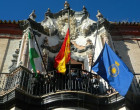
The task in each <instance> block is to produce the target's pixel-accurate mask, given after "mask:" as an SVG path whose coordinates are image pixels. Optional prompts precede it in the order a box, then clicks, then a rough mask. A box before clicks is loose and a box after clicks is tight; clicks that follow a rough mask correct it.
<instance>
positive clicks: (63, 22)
mask: <svg viewBox="0 0 140 110" xmlns="http://www.w3.org/2000/svg"><path fill="white" fill-rule="evenodd" d="M68 22H70V37H71V39H75V38H76V36H77V32H76V19H75V17H74V16H73V17H72V16H70V21H69V20H68V13H65V15H63V16H62V17H61V16H59V17H58V18H57V21H56V24H57V27H58V34H59V37H60V38H61V39H63V38H64V37H65V35H66V32H67V29H68V27H69V26H68V25H69V24H68Z"/></svg>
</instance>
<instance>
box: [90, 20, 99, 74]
mask: <svg viewBox="0 0 140 110" xmlns="http://www.w3.org/2000/svg"><path fill="white" fill-rule="evenodd" d="M98 28H99V21H97V31H96V35H95V41H94V50H93V55H92V61H91V68H90V73H91V71H92V66H93V59H94V56H95V47H96V41H97V35H98Z"/></svg>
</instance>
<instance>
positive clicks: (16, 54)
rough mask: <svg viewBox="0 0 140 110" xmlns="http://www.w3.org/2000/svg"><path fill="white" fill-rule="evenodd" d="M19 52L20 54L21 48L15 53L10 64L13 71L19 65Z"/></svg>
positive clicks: (10, 69)
mask: <svg viewBox="0 0 140 110" xmlns="http://www.w3.org/2000/svg"><path fill="white" fill-rule="evenodd" d="M18 54H19V49H16V51H15V53H14V54H13V59H12V60H11V61H12V64H11V65H10V66H9V71H10V72H11V71H13V70H14V69H15V68H16V65H17V58H18Z"/></svg>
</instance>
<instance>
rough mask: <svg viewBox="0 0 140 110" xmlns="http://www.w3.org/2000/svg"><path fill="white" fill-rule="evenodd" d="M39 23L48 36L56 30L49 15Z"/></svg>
mask: <svg viewBox="0 0 140 110" xmlns="http://www.w3.org/2000/svg"><path fill="white" fill-rule="evenodd" d="M41 25H42V26H43V28H44V31H46V32H47V33H49V36H52V35H54V33H55V32H56V26H55V22H54V21H53V19H52V18H50V17H49V16H47V17H46V19H45V20H44V21H43V22H42V23H41Z"/></svg>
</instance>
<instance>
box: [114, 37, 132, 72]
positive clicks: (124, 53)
mask: <svg viewBox="0 0 140 110" xmlns="http://www.w3.org/2000/svg"><path fill="white" fill-rule="evenodd" d="M113 42H114V47H115V50H116V53H117V55H118V56H119V57H120V58H121V59H122V60H123V62H124V63H125V64H126V65H127V66H128V68H129V69H130V70H131V72H132V73H135V72H134V69H133V66H132V62H131V59H130V57H131V56H130V54H129V52H130V50H131V49H130V48H129V47H128V45H129V44H131V45H132V44H135V42H134V41H132V40H124V41H113Z"/></svg>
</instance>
